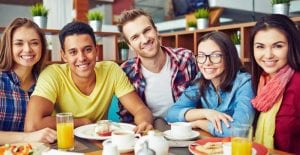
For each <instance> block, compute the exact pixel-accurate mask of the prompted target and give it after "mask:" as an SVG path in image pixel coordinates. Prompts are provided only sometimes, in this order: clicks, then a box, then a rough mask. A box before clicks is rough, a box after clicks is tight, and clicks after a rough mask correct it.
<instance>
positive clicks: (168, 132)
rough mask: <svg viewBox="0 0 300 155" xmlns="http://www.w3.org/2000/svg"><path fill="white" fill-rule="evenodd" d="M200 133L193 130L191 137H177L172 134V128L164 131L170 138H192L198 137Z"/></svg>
mask: <svg viewBox="0 0 300 155" xmlns="http://www.w3.org/2000/svg"><path fill="white" fill-rule="evenodd" d="M199 135H200V133H199V132H197V131H194V130H192V133H191V135H190V136H189V137H176V136H175V135H172V134H171V130H167V131H165V132H164V136H165V137H166V138H168V139H170V140H192V139H195V138H197V137H198V136H199Z"/></svg>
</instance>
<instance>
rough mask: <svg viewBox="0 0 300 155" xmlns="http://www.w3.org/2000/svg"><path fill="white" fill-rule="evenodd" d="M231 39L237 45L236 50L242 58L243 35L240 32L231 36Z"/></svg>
mask: <svg viewBox="0 0 300 155" xmlns="http://www.w3.org/2000/svg"><path fill="white" fill-rule="evenodd" d="M230 39H231V41H232V43H233V44H234V45H235V48H236V50H237V52H238V55H239V57H241V54H240V53H241V33H240V31H237V32H235V33H233V34H231V35H230Z"/></svg>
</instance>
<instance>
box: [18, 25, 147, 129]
mask: <svg viewBox="0 0 300 155" xmlns="http://www.w3.org/2000/svg"><path fill="white" fill-rule="evenodd" d="M59 39H60V43H61V55H62V58H63V60H64V61H65V62H66V64H53V65H50V66H48V67H47V68H46V69H45V70H44V71H43V72H42V73H41V74H40V76H39V78H38V81H37V84H36V87H35V90H34V92H33V94H32V96H31V98H30V101H29V103H28V107H27V113H26V118H25V127H24V129H25V131H34V130H38V129H41V128H45V127H50V128H55V125H56V124H55V116H53V113H58V112H71V113H72V114H73V116H74V118H75V119H74V126H75V127H78V126H81V125H85V124H89V123H93V122H96V121H97V120H99V119H103V118H105V117H106V114H107V111H108V107H109V104H110V102H111V99H112V96H113V95H116V96H117V97H118V98H119V100H120V102H121V103H122V104H123V105H124V106H125V107H126V108H127V109H128V111H130V112H131V113H132V114H133V115H134V117H135V123H136V124H137V128H136V131H137V132H141V131H144V130H149V129H151V128H152V125H151V123H152V114H151V112H150V110H149V109H148V108H147V107H146V106H145V105H144V104H143V101H142V100H141V99H140V98H139V97H138V95H137V94H136V92H135V91H134V88H133V86H132V85H131V84H130V81H129V80H128V78H127V77H126V74H125V73H124V72H123V71H122V69H121V68H120V67H119V66H118V65H117V64H115V63H114V62H109V61H103V62H96V57H97V55H98V51H97V49H96V41H95V36H94V33H93V30H92V29H91V28H90V26H89V25H87V24H85V23H82V22H72V23H69V24H67V25H66V26H65V27H64V28H63V29H62V30H61V32H60V34H59Z"/></svg>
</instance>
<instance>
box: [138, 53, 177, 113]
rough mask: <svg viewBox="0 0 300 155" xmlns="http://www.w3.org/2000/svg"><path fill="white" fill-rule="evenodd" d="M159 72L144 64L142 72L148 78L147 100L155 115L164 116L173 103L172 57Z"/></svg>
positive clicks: (168, 58)
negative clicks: (149, 68)
mask: <svg viewBox="0 0 300 155" xmlns="http://www.w3.org/2000/svg"><path fill="white" fill-rule="evenodd" d="M166 56H167V61H166V63H165V65H164V66H163V68H162V69H161V71H160V72H159V73H153V72H151V71H149V70H147V69H146V68H145V67H143V66H142V73H143V75H144V77H145V79H146V83H147V84H146V89H145V97H146V102H147V105H148V107H149V108H150V110H151V111H152V114H153V116H154V117H164V116H165V114H166V112H167V110H168V108H169V107H170V106H171V105H172V104H173V102H174V101H173V97H172V88H171V76H172V75H171V74H172V73H171V63H170V57H169V56H168V55H166Z"/></svg>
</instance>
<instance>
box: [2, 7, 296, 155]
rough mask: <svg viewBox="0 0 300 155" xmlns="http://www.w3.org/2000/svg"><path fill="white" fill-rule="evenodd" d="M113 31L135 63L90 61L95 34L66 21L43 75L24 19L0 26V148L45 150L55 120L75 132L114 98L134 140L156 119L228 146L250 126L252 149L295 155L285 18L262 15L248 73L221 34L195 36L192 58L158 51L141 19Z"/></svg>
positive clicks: (291, 46) (291, 51) (148, 21)
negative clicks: (25, 145)
mask: <svg viewBox="0 0 300 155" xmlns="http://www.w3.org/2000/svg"><path fill="white" fill-rule="evenodd" d="M118 29H119V31H120V33H121V35H122V36H123V38H124V39H125V41H126V42H127V44H128V45H129V47H130V49H131V50H132V51H134V52H135V53H136V55H137V56H136V57H134V58H133V59H130V60H128V61H126V62H124V63H123V64H122V65H121V67H119V66H118V65H117V64H115V63H114V62H110V61H102V62H96V56H97V55H98V51H97V49H96V41H95V37H94V33H93V30H92V29H91V28H90V26H89V25H87V24H85V23H82V22H71V23H69V24H67V25H66V26H65V27H63V29H62V30H61V31H60V33H59V40H60V44H61V56H62V59H63V60H64V62H65V64H52V65H49V66H48V67H46V68H45V69H43V62H44V58H45V54H46V49H47V47H46V40H45V36H44V33H43V32H42V30H41V29H40V28H39V27H38V26H37V25H36V24H34V23H33V22H32V21H31V20H28V19H25V18H16V19H15V20H14V21H13V22H12V23H11V24H10V25H8V26H7V28H6V29H5V31H4V32H3V34H2V37H1V45H0V71H1V72H0V78H1V80H0V107H1V108H0V130H1V131H0V144H4V143H14V142H27V141H41V142H45V143H52V142H54V141H55V140H56V132H55V130H54V129H55V124H56V123H55V116H54V114H55V113H59V112H72V114H73V116H74V126H75V127H78V126H82V125H86V124H90V123H95V122H96V121H97V120H100V119H106V117H107V116H106V115H107V111H108V108H109V105H110V102H111V99H112V96H113V95H116V96H117V97H118V99H119V101H120V102H119V112H118V114H119V115H120V118H121V121H123V122H131V123H135V124H136V125H137V127H136V129H135V130H136V132H142V131H145V130H146V131H147V130H150V129H152V128H153V120H154V119H156V118H164V119H166V120H167V121H168V122H177V121H187V122H191V125H192V127H193V128H200V129H202V130H205V131H208V132H209V133H211V134H212V135H214V136H218V137H227V136H230V134H231V133H230V128H231V127H232V126H235V125H236V124H249V125H252V124H253V122H254V123H255V126H256V128H255V129H256V130H255V131H256V132H255V141H256V142H258V143H261V144H263V145H265V146H266V147H268V148H275V149H279V150H283V151H287V152H291V153H300V130H298V128H299V127H300V85H299V84H296V83H297V80H300V72H299V71H300V33H299V30H297V28H296V26H295V23H294V22H293V21H291V20H290V19H289V18H288V17H286V16H284V15H276V14H272V15H268V16H266V17H263V18H261V19H259V20H258V21H257V23H256V25H255V26H254V27H253V28H252V33H251V37H250V51H249V52H250V57H251V64H252V65H251V68H252V70H251V73H249V72H247V71H246V69H244V68H243V65H242V63H241V61H240V59H239V57H238V54H237V50H236V48H235V46H234V45H233V43H232V42H231V41H230V39H229V37H228V36H227V35H226V34H224V33H222V32H211V33H208V34H205V35H203V36H202V37H201V38H200V39H199V41H198V48H197V52H196V53H197V54H196V57H195V56H194V54H193V52H192V51H190V50H187V49H184V48H171V47H165V46H162V45H161V42H160V37H159V33H158V31H157V28H156V26H155V25H154V22H153V20H152V18H151V16H149V15H148V14H147V13H145V12H144V11H143V10H139V9H133V10H128V11H124V12H123V13H122V14H121V15H120V19H119V24H118ZM42 69H43V71H42ZM122 69H123V70H122ZM255 116H258V117H255ZM253 125H254V124H253ZM23 131H24V132H23Z"/></svg>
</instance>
